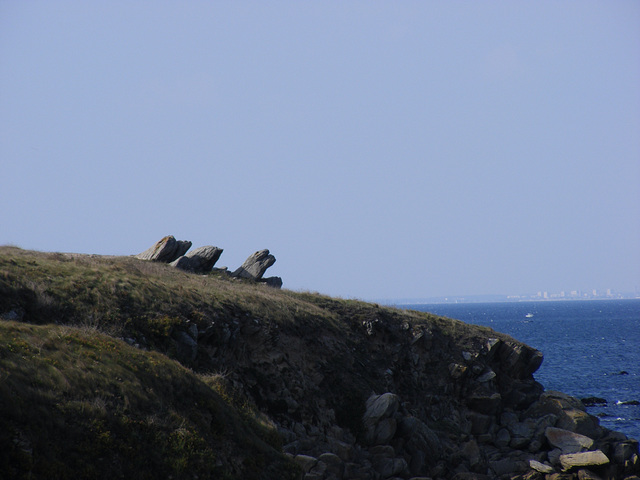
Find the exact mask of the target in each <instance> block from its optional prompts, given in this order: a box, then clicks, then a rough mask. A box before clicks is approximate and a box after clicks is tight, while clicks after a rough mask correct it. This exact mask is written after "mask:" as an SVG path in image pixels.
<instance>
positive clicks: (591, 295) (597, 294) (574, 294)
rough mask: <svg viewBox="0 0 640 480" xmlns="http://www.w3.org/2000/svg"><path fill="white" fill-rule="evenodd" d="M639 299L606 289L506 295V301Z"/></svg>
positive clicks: (632, 295)
mask: <svg viewBox="0 0 640 480" xmlns="http://www.w3.org/2000/svg"><path fill="white" fill-rule="evenodd" d="M624 298H640V293H638V292H636V293H621V292H616V291H615V290H612V289H611V288H607V289H606V290H604V291H602V290H598V289H595V288H594V289H592V290H589V291H583V290H571V291H570V292H566V291H564V290H563V291H561V292H558V293H549V292H543V291H540V292H538V293H536V294H535V295H507V300H599V299H612V300H613V299H624Z"/></svg>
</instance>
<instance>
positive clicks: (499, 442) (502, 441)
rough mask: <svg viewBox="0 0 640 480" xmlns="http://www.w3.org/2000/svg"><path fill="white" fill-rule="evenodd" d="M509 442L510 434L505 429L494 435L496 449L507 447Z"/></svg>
mask: <svg viewBox="0 0 640 480" xmlns="http://www.w3.org/2000/svg"><path fill="white" fill-rule="evenodd" d="M510 442H511V434H510V433H509V430H507V429H506V428H501V429H500V430H498V433H497V434H496V440H495V442H494V443H495V446H496V447H498V448H503V447H506V446H508V445H509V443H510Z"/></svg>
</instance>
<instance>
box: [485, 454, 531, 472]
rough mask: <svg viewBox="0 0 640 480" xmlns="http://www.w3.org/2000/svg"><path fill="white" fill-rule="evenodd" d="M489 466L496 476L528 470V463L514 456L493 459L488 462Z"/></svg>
mask: <svg viewBox="0 0 640 480" xmlns="http://www.w3.org/2000/svg"><path fill="white" fill-rule="evenodd" d="M489 467H490V468H491V470H493V471H494V473H495V474H496V476H498V477H499V476H502V475H505V474H508V473H510V474H513V473H518V472H524V471H525V470H528V468H529V464H528V463H526V464H525V463H524V462H521V461H519V460H518V459H515V458H510V457H506V458H501V459H500V460H495V461H493V462H489Z"/></svg>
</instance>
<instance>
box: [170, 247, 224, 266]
mask: <svg viewBox="0 0 640 480" xmlns="http://www.w3.org/2000/svg"><path fill="white" fill-rule="evenodd" d="M220 255H222V249H221V248H218V247H214V246H211V245H208V246H206V247H198V248H196V249H195V250H192V251H190V252H189V253H187V254H186V255H183V256H181V257H179V258H178V259H177V260H174V261H173V262H171V264H170V265H171V266H174V267H176V268H179V269H181V270H186V271H188V272H195V273H206V272H209V271H211V269H212V268H213V266H214V265H215V264H216V262H217V261H218V259H219V258H220Z"/></svg>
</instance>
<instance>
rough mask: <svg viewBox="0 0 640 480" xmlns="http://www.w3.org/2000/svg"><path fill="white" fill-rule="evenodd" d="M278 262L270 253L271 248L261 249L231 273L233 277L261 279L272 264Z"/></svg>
mask: <svg viewBox="0 0 640 480" xmlns="http://www.w3.org/2000/svg"><path fill="white" fill-rule="evenodd" d="M274 263H276V257H274V256H273V255H270V254H269V250H267V249H264V250H260V251H258V252H256V253H254V254H253V255H251V256H250V257H249V258H247V259H246V260H245V262H244V263H243V264H242V265H241V266H240V268H238V269H237V270H236V271H235V272H233V273H232V274H231V276H232V277H238V278H249V279H251V280H260V279H262V276H263V275H264V272H266V271H267V268H269V267H270V266H271V265H273V264H274Z"/></svg>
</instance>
